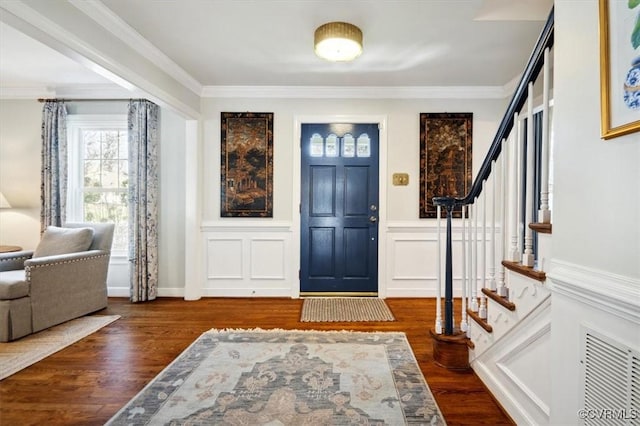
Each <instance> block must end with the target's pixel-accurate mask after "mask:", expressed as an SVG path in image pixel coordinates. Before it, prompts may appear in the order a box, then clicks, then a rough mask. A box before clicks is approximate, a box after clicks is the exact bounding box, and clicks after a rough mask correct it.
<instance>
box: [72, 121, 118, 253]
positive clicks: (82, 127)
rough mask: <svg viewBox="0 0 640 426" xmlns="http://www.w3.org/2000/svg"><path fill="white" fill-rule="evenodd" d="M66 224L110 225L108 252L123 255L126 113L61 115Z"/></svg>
mask: <svg viewBox="0 0 640 426" xmlns="http://www.w3.org/2000/svg"><path fill="white" fill-rule="evenodd" d="M67 140H68V158H69V166H68V172H69V174H68V186H67V221H69V222H97V223H105V222H112V223H115V233H114V238H113V246H112V249H111V251H112V254H113V255H115V256H118V255H123V256H125V255H127V254H128V241H129V238H128V229H129V227H128V221H129V207H128V201H127V187H128V184H129V170H128V152H129V149H128V134H127V116H126V115H69V116H68V117H67Z"/></svg>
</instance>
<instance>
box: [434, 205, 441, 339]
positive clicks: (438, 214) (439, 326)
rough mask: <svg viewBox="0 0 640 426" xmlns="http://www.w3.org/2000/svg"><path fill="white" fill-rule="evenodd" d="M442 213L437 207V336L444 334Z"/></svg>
mask: <svg viewBox="0 0 640 426" xmlns="http://www.w3.org/2000/svg"><path fill="white" fill-rule="evenodd" d="M440 213H441V212H440V206H437V220H436V223H437V232H438V249H437V250H436V258H437V262H438V272H437V277H438V283H437V288H436V326H435V329H436V334H442V306H440V305H441V304H440V294H441V291H442V260H441V255H440V252H441V251H442V233H441V232H440Z"/></svg>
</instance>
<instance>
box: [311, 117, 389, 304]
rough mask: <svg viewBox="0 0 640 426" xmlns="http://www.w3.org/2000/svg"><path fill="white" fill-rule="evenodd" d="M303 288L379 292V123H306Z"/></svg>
mask: <svg viewBox="0 0 640 426" xmlns="http://www.w3.org/2000/svg"><path fill="white" fill-rule="evenodd" d="M301 135H302V136H301V144H302V146H301V147H302V149H301V151H302V159H301V160H302V161H301V164H302V170H301V171H302V183H301V190H302V194H301V201H302V202H301V206H300V214H301V218H300V223H301V226H300V233H301V238H300V291H301V293H377V292H378V153H379V150H378V145H379V143H378V142H379V135H378V124H377V123H375V124H344V123H337V124H302V131H301Z"/></svg>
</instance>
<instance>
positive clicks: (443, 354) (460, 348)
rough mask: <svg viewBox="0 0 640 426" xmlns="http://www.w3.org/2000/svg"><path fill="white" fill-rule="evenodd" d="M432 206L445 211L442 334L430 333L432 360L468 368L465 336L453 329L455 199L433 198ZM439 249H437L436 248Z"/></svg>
mask: <svg viewBox="0 0 640 426" xmlns="http://www.w3.org/2000/svg"><path fill="white" fill-rule="evenodd" d="M433 204H434V205H436V206H442V207H444V208H445V209H446V211H447V231H446V232H447V245H446V247H447V248H446V254H445V288H444V334H438V333H436V332H435V331H433V330H432V331H431V336H432V338H433V359H434V361H435V362H436V364H438V365H440V366H442V367H445V368H449V369H455V370H458V369H468V368H469V349H468V346H467V345H468V342H469V340H468V339H467V335H466V333H465V332H463V331H460V330H459V329H456V330H454V328H453V247H452V238H451V232H452V231H451V229H452V221H451V219H452V218H453V208H454V207H455V205H456V200H455V198H451V197H435V198H434V199H433ZM438 249H439V248H438Z"/></svg>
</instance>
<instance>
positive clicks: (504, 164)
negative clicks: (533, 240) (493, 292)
mask: <svg viewBox="0 0 640 426" xmlns="http://www.w3.org/2000/svg"><path fill="white" fill-rule="evenodd" d="M509 153H510V150H509V144H508V143H507V141H506V140H505V139H502V150H501V154H500V164H501V170H500V171H501V175H500V182H501V184H500V188H501V191H500V199H501V202H502V204H501V205H502V214H501V216H502V217H501V221H500V229H501V232H502V239H501V244H500V246H501V247H500V260H502V259H505V258H506V257H505V256H506V254H507V244H508V242H509V237H508V232H507V205H508V204H509V200H508V194H507V193H508V189H509V187H508V181H507V177H508V176H509V170H508V168H509ZM498 295H499V296H502V297H506V296H507V286H506V284H505V271H504V266H502V262H500V263H499V264H498Z"/></svg>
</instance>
